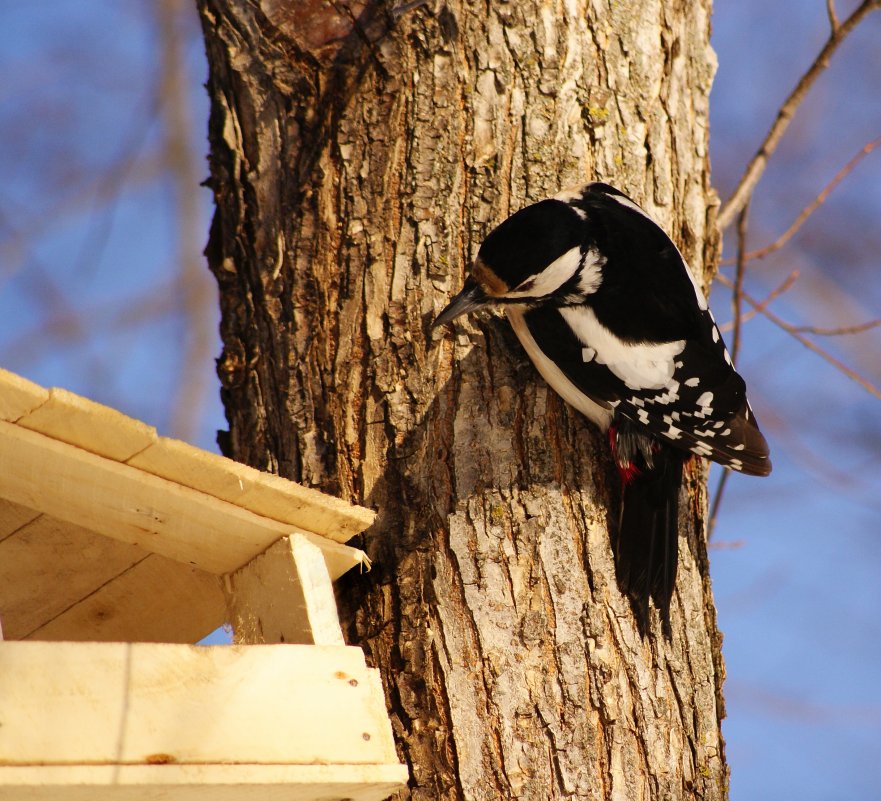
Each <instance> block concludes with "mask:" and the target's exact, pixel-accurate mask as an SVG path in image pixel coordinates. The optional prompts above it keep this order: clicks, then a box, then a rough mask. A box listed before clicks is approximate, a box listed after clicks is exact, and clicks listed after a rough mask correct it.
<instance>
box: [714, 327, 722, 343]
mask: <svg viewBox="0 0 881 801" xmlns="http://www.w3.org/2000/svg"><path fill="white" fill-rule="evenodd" d="M719 336H720V334H719V329H718V328H716V326H713V342H718V341H719Z"/></svg>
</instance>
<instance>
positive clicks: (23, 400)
mask: <svg viewBox="0 0 881 801" xmlns="http://www.w3.org/2000/svg"><path fill="white" fill-rule="evenodd" d="M48 398H49V391H48V390H46V389H43V387H41V386H39V385H38V384H35V383H34V382H33V381H28V380H27V379H26V378H22V377H21V376H20V375H16V374H15V373H10V372H9V371H8V370H2V369H0V420H13V421H15V420H18V419H19V418H20V417H22V416H24V415H26V414H27V413H28V412H30V411H31V410H33V409H36V408H37V407H38V406H40V405H41V404H43V403H45V402H46V400H47V399H48Z"/></svg>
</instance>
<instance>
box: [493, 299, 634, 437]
mask: <svg viewBox="0 0 881 801" xmlns="http://www.w3.org/2000/svg"><path fill="white" fill-rule="evenodd" d="M505 311H506V313H507V315H508V319H509V320H510V321H511V328H513V329H514V333H515V334H516V335H517V339H519V340H520V343H521V344H522V345H523V349H524V350H525V351H526V353H527V355H528V356H529V358H530V359H531V360H532V363H533V364H534V365H535V367H536V369H537V370H538V371H539V373H541V376H542V378H544V380H545V381H547V382H548V384H549V385H550V387H551V388H552V389H553V390H554V392H556V393H557V394H558V395H559V396H560V397H561V398H562V399H563V400H564V401H566V403H568V404H569V405H570V406H573V407H574V408H575V409H577V410H578V411H579V412H581V413H582V414H583V415H584V416H585V417H587V418H588V419H589V420H592V421H593V422H594V423H596V425H598V426H599V427H600V428H601V429H602V430H603V431H605V430H606V429H607V428H608V427H609V423H610V422H611V419H612V415H611V412H609V410H608V409H604V408H603V407H602V406H600V405H599V404H598V403H595V402H594V401H593V400H591V399H590V398H589V397H588V396H587V395H585V394H584V393H583V392H582V391H581V390H580V389H578V387H576V386H575V384H573V383H572V382H571V381H570V380H569V379H568V378H567V377H566V376H565V375H564V374H563V371H562V370H560V368H559V367H557V365H556V364H554V362H553V361H551V360H550V359H549V358H548V357H547V356H545V354H544V352H543V351H542V349H541V348H540V347H539V346H538V343H537V342H536V341H535V339H533V337H532V334H531V333H530V332H529V327H528V326H527V325H526V320H524V319H523V309H522V308H517V307H508V308H507V309H506V310H505ZM612 405H613V406H617V401H616V402H614V403H613V404H612Z"/></svg>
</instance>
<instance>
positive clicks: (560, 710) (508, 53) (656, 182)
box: [199, 0, 727, 801]
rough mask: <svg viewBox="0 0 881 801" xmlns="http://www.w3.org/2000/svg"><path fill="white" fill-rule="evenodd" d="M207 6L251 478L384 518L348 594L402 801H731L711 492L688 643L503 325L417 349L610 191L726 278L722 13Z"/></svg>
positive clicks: (682, 597)
mask: <svg viewBox="0 0 881 801" xmlns="http://www.w3.org/2000/svg"><path fill="white" fill-rule="evenodd" d="M397 2H398V3H399V5H398V6H397V7H395V6H394V3H393V2H391V0H390V2H389V3H376V2H374V0H199V7H200V11H201V16H202V21H203V25H204V30H205V38H206V44H207V52H208V60H209V64H210V78H209V84H208V88H209V92H210V95H211V102H212V111H211V121H210V141H211V159H210V162H211V178H210V185H211V186H212V188H213V190H214V193H215V198H216V203H217V212H216V215H215V219H214V224H213V226H212V231H211V236H210V241H209V244H208V249H207V254H208V257H209V261H210V265H211V268H212V270H213V271H214V273H215V275H216V277H217V280H218V283H219V286H220V295H221V304H222V311H223V320H222V336H223V343H224V349H223V354H222V356H221V358H220V359H219V362H218V370H219V374H220V377H221V380H222V386H223V389H222V394H223V400H224V403H225V405H226V410H227V416H228V419H229V426H230V430H229V433H228V435H224V436H223V441H222V445H223V446H224V448H225V450H226V451H227V453H228V454H230V455H232V456H233V457H235V458H236V459H239V460H241V461H244V462H247V463H248V464H251V465H255V466H257V467H259V468H262V469H265V470H270V471H274V472H278V473H280V474H282V475H285V476H287V477H289V478H292V479H294V480H297V481H301V482H304V483H306V484H309V485H313V486H316V487H320V488H321V489H323V490H326V491H329V492H332V493H336V494H339V495H341V496H343V497H345V498H347V499H350V500H352V501H356V502H359V503H363V504H366V505H367V506H371V507H373V508H375V509H377V510H378V511H379V517H378V520H377V523H376V525H375V526H374V527H373V528H372V529H371V530H370V531H369V532H368V533H367V535H366V536H365V538H364V542H363V547H364V548H365V549H366V550H367V551H368V552H369V554H370V556H371V557H372V558H373V560H374V570H373V571H372V572H371V573H370V574H366V575H356V576H352V577H350V578H349V579H348V581H347V583H346V584H345V586H344V587H343V588H342V590H341V592H339V600H340V603H341V605H342V607H343V611H344V612H345V616H346V619H347V626H348V638H349V641H350V642H352V643H358V644H360V645H362V646H363V647H364V648H365V650H366V651H367V654H368V658H369V659H370V660H371V661H372V662H373V663H374V664H375V665H377V666H378V667H379V668H380V669H381V670H382V675H383V677H384V682H385V688H386V693H387V698H388V704H389V709H390V712H391V715H392V719H393V723H394V728H395V735H396V737H397V741H398V744H399V749H400V754H401V756H402V757H403V758H404V759H405V760H406V761H407V762H408V763H409V765H410V768H411V776H412V779H411V786H410V789H409V791H408V793H405V794H404V795H403V796H402V797H404V796H408V795H409V797H412V798H414V799H426V801H429V800H430V801H435V800H436V799H502V798H505V799H509V798H518V799H569V798H571V799H627V800H628V801H635V800H636V799H679V798H700V799H723V798H725V797H726V793H727V766H726V763H725V758H724V750H723V742H722V737H721V732H720V720H721V717H722V715H723V706H722V695H721V684H722V679H723V674H724V670H723V666H722V660H721V657H720V653H719V645H720V637H719V633H718V631H717V629H716V621H715V610H714V606H713V600H712V595H711V591H710V584H709V579H708V575H707V559H706V548H705V519H706V497H705V488H704V487H705V481H704V479H705V476H704V473H703V468H702V467H700V466H697V467H695V468H694V469H692V470H690V471H689V472H688V477H687V480H686V486H685V488H684V489H683V503H682V507H683V510H684V511H683V513H682V519H681V537H682V542H681V544H680V551H681V554H682V556H681V562H680V569H679V577H678V582H677V586H676V592H675V595H674V600H673V605H672V614H671V621H672V633H671V635H670V637H669V638H665V637H664V636H663V635H662V633H661V630H660V625H659V624H658V621H657V620H655V621H654V622H653V625H652V630H651V631H650V632H649V633H648V635H647V636H646V637H644V638H641V637H640V635H639V633H638V631H637V628H636V625H635V621H634V618H633V616H632V614H631V610H630V608H629V606H628V604H627V602H626V601H625V599H624V598H623V597H622V596H621V595H620V593H619V591H618V588H617V585H616V583H615V577H614V576H615V574H614V568H613V563H612V553H611V549H610V545H609V539H608V534H607V520H608V519H609V517H610V515H614V514H616V508H617V489H616V484H615V479H614V476H613V472H612V468H611V464H610V461H609V459H608V457H607V455H606V449H605V448H604V447H603V445H602V443H601V442H600V438H599V435H598V434H597V433H596V432H595V431H594V430H593V429H592V428H591V427H590V425H589V424H588V423H587V422H586V421H584V420H582V419H581V418H579V416H578V415H577V413H575V412H574V411H573V410H571V409H569V408H568V407H566V406H565V404H564V403H563V402H562V401H560V400H559V399H558V398H557V397H556V396H555V395H554V394H553V393H551V392H550V391H549V390H548V389H547V387H546V386H545V385H544V383H543V382H542V381H541V379H540V378H539V377H538V376H537V374H536V373H535V372H534V370H533V368H532V367H531V365H530V364H529V363H528V361H527V359H526V357H525V355H524V354H523V352H522V351H521V349H520V348H519V346H518V345H517V344H516V340H515V339H514V337H513V335H512V334H511V333H510V332H509V330H508V327H507V323H506V322H504V321H503V320H500V319H495V318H492V319H479V320H476V321H473V322H468V321H466V322H463V323H462V324H461V325H460V326H458V327H457V328H456V331H455V335H451V334H450V333H449V332H438V333H436V334H434V335H430V334H429V331H428V323H429V322H430V320H431V319H432V317H433V316H434V314H436V313H437V312H438V311H439V310H440V309H441V308H442V307H443V306H444V304H445V303H446V301H447V299H448V297H449V296H450V294H451V293H452V292H453V291H455V290H457V289H458V288H459V286H460V285H461V282H462V279H463V275H464V273H465V271H466V268H467V265H468V264H469V261H470V259H471V258H472V257H473V255H474V253H475V251H476V248H477V245H478V244H479V242H480V240H481V239H482V237H483V236H484V235H485V234H486V233H487V232H488V231H489V230H490V228H491V227H492V226H493V225H494V224H495V223H497V222H499V221H500V220H501V219H503V218H504V217H505V216H507V215H508V214H509V213H511V212H512V211H514V210H516V209H517V208H519V207H520V206H522V205H525V204H526V203H527V202H531V201H534V200H537V199H540V198H542V197H544V196H547V195H549V194H553V193H555V192H556V191H558V190H559V189H560V188H562V187H565V186H567V185H572V184H579V183H583V182H585V181H586V180H592V179H600V180H606V181H609V182H611V183H614V184H616V185H617V186H619V187H621V188H622V189H624V190H625V191H627V192H629V193H630V194H631V195H633V196H634V197H635V198H636V199H637V200H639V201H640V202H642V203H643V205H644V206H645V207H646V208H647V209H648V210H649V211H650V212H651V213H653V214H654V215H656V217H657V218H658V219H659V220H660V221H661V223H662V224H663V225H664V226H665V227H666V228H667V230H668V231H670V232H671V234H672V236H673V238H674V239H675V240H676V242H677V244H678V245H679V246H680V247H681V249H682V250H683V252H684V254H685V256H686V258H687V259H688V261H689V263H690V264H691V267H692V269H693V270H694V271H695V273H696V274H697V275H698V276H704V277H706V276H708V274H709V273H710V271H711V270H712V268H713V267H714V265H715V260H716V256H717V244H718V243H717V234H716V229H715V222H714V217H715V206H716V200H715V195H714V193H713V191H712V190H711V188H710V183H709V168H708V162H707V138H708V127H707V126H708V122H707V114H708V93H709V89H710V84H711V81H712V76H713V71H714V65H715V62H714V56H713V53H712V51H711V49H710V46H709V41H708V40H709V14H710V0H692V1H691V2H682V1H681V0H676V1H674V2H661V0H616V2H597V1H595V0H558V1H557V2H552V1H551V0H516V1H513V0H512V1H511V2H501V0H500V1H499V2H494V3H474V2H468V0H448V1H447V2H445V1H444V0H429V2H404V0H397Z"/></svg>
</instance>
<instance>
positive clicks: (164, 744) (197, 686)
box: [0, 642, 397, 765]
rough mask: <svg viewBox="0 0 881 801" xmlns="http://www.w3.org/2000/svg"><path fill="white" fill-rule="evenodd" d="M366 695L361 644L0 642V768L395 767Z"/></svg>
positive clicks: (385, 728)
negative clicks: (160, 765)
mask: <svg viewBox="0 0 881 801" xmlns="http://www.w3.org/2000/svg"><path fill="white" fill-rule="evenodd" d="M375 693H376V685H375V683H374V682H372V681H370V680H369V679H368V669H367V667H366V665H365V661H364V654H363V652H362V651H361V649H360V648H348V647H329V646H299V645H274V646H245V647H242V646H225V647H198V646H187V645H158V644H150V643H43V642H4V643H0V698H2V699H3V725H2V726H0V754H2V755H3V762H4V763H5V764H7V765H33V764H43V763H49V764H88V763H93V764H94V763H98V764H101V763H132V764H145V763H146V764H149V763H150V762H155V761H156V760H157V759H162V760H164V761H167V762H174V763H177V764H183V763H189V764H195V763H208V764H211V763H217V762H227V763H229V762H243V763H257V764H332V763H346V764H348V763H351V764H365V765H367V764H383V763H390V764H394V763H397V757H396V754H395V748H394V743H393V741H392V734H391V727H390V724H389V721H388V718H387V717H386V715H385V709H384V706H382V700H381V699H376V698H372V696H373V695H375ZM378 705H379V707H381V710H382V711H381V714H378V713H377V710H378ZM40 720H42V721H45V722H46V723H47V724H49V725H38V726H35V725H34V722H35V721H40Z"/></svg>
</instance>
